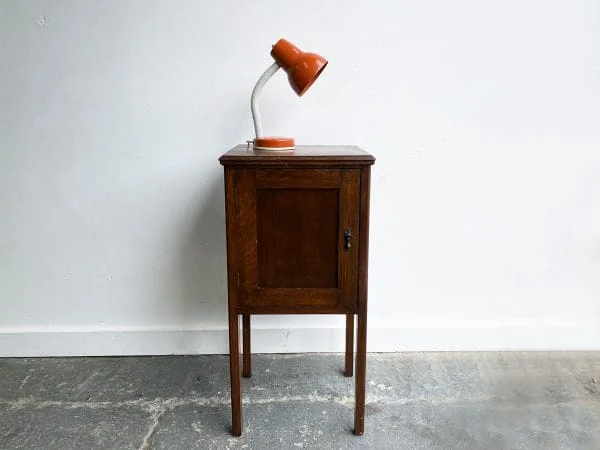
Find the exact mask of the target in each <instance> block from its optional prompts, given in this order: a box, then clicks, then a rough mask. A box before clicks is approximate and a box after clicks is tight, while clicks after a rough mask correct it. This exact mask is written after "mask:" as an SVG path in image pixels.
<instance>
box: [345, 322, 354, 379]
mask: <svg viewBox="0 0 600 450" xmlns="http://www.w3.org/2000/svg"><path fill="white" fill-rule="evenodd" d="M344 375H345V376H347V377H351V376H352V375H354V314H346V354H345V358H344Z"/></svg>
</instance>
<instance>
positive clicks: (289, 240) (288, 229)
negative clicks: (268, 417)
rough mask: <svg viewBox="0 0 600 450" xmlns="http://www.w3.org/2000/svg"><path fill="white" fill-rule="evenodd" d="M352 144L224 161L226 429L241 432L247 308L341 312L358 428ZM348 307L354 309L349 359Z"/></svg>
mask: <svg viewBox="0 0 600 450" xmlns="http://www.w3.org/2000/svg"><path fill="white" fill-rule="evenodd" d="M374 160H375V159H374V158H373V157H372V156H371V155H369V154H368V153H366V152H364V151H363V150H361V149H359V148H358V147H353V146H332V147H323V146H318V147H316V146H307V147H299V148H298V149H297V150H296V151H295V152H293V154H286V155H273V154H263V155H261V154H257V153H255V152H252V151H250V152H248V151H246V149H245V147H240V146H238V147H236V148H235V149H233V150H231V151H230V152H228V153H227V154H225V155H223V156H222V157H221V159H220V161H221V164H223V165H224V167H225V196H226V200H225V205H226V215H227V218H226V224H227V271H228V276H227V280H228V284H227V286H228V294H229V305H228V312H229V348H230V373H231V406H232V424H233V427H232V433H233V435H235V436H239V435H240V434H241V433H242V400H241V399H242V392H241V381H240V351H239V344H240V343H239V320H238V319H239V317H238V315H240V314H241V315H242V338H243V342H242V343H243V349H242V356H243V362H242V371H241V373H242V374H243V376H245V377H246V376H250V374H251V346H250V334H251V333H250V325H251V323H250V315H251V314H345V315H346V349H345V350H346V355H345V362H344V373H345V374H346V376H352V375H353V374H354V375H355V376H356V380H355V382H356V408H355V416H354V433H355V434H357V435H360V434H362V433H363V432H364V418H365V395H366V393H365V388H366V334H367V321H366V320H367V270H368V269H367V263H368V234H369V190H370V188H369V186H370V166H371V165H372V164H373V162H374ZM354 314H357V317H358V325H357V328H356V361H355V362H354V345H355V344H354V337H355V328H354V321H355V319H354Z"/></svg>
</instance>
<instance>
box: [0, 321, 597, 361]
mask: <svg viewBox="0 0 600 450" xmlns="http://www.w3.org/2000/svg"><path fill="white" fill-rule="evenodd" d="M240 339H241V332H240ZM367 349H368V351H369V352H399V351H486V350H490V351H504V350H507V351H509V350H521V351H523V350H600V326H598V325H597V324H568V325H556V324H555V325H547V324H546V325H536V324H535V323H531V324H521V325H510V326H491V327H483V326H472V327H469V326H458V327H425V326H419V327H386V328H383V327H370V328H369V330H368V337H367ZM343 351H344V329H343V328H339V329H338V328H288V329H260V328H258V329H253V330H252V352H254V353H304V352H343ZM227 352H228V334H227V329H216V330H116V331H110V330H107V331H60V330H48V331H36V330H28V331H19V330H8V331H2V330H0V357H33V356H112V355H115V356H122V355H169V354H178V355H184V354H224V353H227Z"/></svg>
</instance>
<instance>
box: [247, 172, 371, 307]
mask: <svg viewBox="0 0 600 450" xmlns="http://www.w3.org/2000/svg"><path fill="white" fill-rule="evenodd" d="M238 176H239V180H238V184H237V192H236V211H237V214H238V223H239V226H240V229H239V236H240V241H239V243H238V245H239V248H240V252H241V261H242V267H241V268H240V270H239V275H240V278H239V280H240V294H241V295H240V298H241V300H242V301H241V303H242V306H243V307H246V308H248V309H249V310H251V309H252V307H261V308H263V310H264V308H271V309H273V312H276V311H277V310H280V311H281V312H285V311H289V312H292V311H296V310H300V309H301V308H304V309H306V308H311V309H319V308H323V309H328V310H331V309H334V308H338V309H340V310H341V309H344V310H350V309H354V308H356V287H357V278H356V276H357V270H356V269H357V262H358V253H357V250H358V242H357V240H358V225H359V224H358V209H359V195H358V194H359V187H360V177H359V170H358V169H340V170H337V169H302V170H297V169H273V170H270V169H260V170H240V172H239V174H238ZM349 235H350V236H351V238H348V236H349Z"/></svg>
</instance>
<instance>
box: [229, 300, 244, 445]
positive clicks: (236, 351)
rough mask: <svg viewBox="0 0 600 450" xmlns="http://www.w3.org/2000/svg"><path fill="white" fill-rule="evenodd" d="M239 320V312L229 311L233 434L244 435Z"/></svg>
mask: <svg viewBox="0 0 600 450" xmlns="http://www.w3.org/2000/svg"><path fill="white" fill-rule="evenodd" d="M238 335H239V320H238V315H237V312H235V311H232V310H231V309H230V310H229V372H230V377H231V425H232V430H231V433H232V434H233V435H234V436H241V435H242V392H241V379H240V343H239V338H238Z"/></svg>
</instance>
